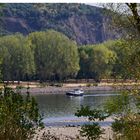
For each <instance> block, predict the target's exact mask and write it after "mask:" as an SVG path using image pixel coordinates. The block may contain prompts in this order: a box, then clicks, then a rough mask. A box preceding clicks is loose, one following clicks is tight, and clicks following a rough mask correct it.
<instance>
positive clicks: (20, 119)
mask: <svg viewBox="0 0 140 140" xmlns="http://www.w3.org/2000/svg"><path fill="white" fill-rule="evenodd" d="M41 120H42V119H41V116H40V114H39V111H38V106H37V103H36V101H35V99H34V98H33V97H31V96H30V95H29V94H27V95H26V96H25V97H24V96H23V95H21V94H19V93H16V92H14V91H13V90H11V89H10V88H7V87H5V88H4V89H3V90H1V91H0V139H1V140H30V139H31V138H33V136H34V134H35V131H36V129H39V128H42V127H43V124H42V122H41Z"/></svg>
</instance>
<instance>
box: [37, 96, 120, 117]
mask: <svg viewBox="0 0 140 140" xmlns="http://www.w3.org/2000/svg"><path fill="white" fill-rule="evenodd" d="M114 96H117V94H112V93H107V94H106V95H105V93H100V94H98V93H97V94H87V95H84V96H82V97H69V96H66V95H64V94H52V95H42V94H41V95H37V96H35V98H36V99H37V102H38V104H39V109H40V111H41V113H42V114H43V117H44V118H51V117H73V116H74V113H75V112H76V111H77V109H79V108H80V107H81V105H83V106H90V107H91V108H98V109H99V108H102V106H103V104H104V103H105V102H106V101H107V100H108V99H110V98H113V97H114Z"/></svg>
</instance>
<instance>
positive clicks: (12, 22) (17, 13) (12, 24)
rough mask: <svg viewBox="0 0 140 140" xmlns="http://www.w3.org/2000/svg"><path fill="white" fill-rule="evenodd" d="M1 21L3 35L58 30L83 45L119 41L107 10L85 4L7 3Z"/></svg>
mask: <svg viewBox="0 0 140 140" xmlns="http://www.w3.org/2000/svg"><path fill="white" fill-rule="evenodd" d="M1 19H2V27H3V28H2V32H3V34H11V33H16V32H20V33H23V34H25V35H26V34H28V33H30V32H33V31H43V30H47V29H54V30H57V31H59V32H62V33H64V34H65V35H67V36H68V37H69V38H71V39H73V40H75V41H76V42H77V43H78V44H79V45H83V44H95V43H100V42H103V41H105V40H108V39H114V38H116V35H115V34H113V33H112V32H111V31H110V30H109V25H108V23H109V18H108V17H106V16H105V14H104V10H103V9H102V8H98V7H94V6H89V5H84V4H7V5H6V6H5V8H4V9H3V16H2V18H1Z"/></svg>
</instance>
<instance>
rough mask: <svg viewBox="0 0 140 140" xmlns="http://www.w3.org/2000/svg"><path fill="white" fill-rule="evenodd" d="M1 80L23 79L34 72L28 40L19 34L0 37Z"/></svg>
mask: <svg viewBox="0 0 140 140" xmlns="http://www.w3.org/2000/svg"><path fill="white" fill-rule="evenodd" d="M0 53H1V56H2V74H3V80H18V81H20V80H23V79H24V78H25V77H26V76H29V75H32V74H33V73H34V72H35V66H34V56H33V54H32V52H31V48H30V42H29V41H27V39H26V38H25V37H24V36H23V35H21V34H16V35H9V36H3V37H1V38H0Z"/></svg>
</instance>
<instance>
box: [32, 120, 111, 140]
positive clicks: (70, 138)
mask: <svg viewBox="0 0 140 140" xmlns="http://www.w3.org/2000/svg"><path fill="white" fill-rule="evenodd" d="M80 121H85V122H88V119H87V118H77V119H72V120H69V122H80ZM111 121H113V119H112V118H111V117H108V118H107V119H105V120H104V121H102V122H105V123H106V122H111ZM63 122H66V121H65V120H63ZM99 124H100V123H99ZM100 126H101V128H102V129H104V134H102V138H101V139H100V140H109V138H112V136H113V134H112V130H111V127H110V125H102V124H100ZM80 129H81V126H48V127H47V126H46V127H45V128H44V129H43V130H41V131H39V132H37V135H36V136H35V138H36V137H37V140H41V137H42V135H43V134H45V135H46V136H47V138H48V139H49V140H55V139H53V136H55V137H56V138H58V139H57V140H86V138H85V137H81V136H80V133H79V130H80ZM78 138H79V139H78ZM34 140H36V139H34Z"/></svg>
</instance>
